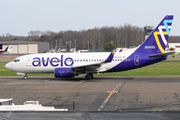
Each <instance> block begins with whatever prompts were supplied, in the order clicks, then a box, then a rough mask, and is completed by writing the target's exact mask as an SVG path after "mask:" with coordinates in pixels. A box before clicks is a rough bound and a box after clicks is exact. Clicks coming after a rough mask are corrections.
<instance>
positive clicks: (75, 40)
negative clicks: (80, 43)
mask: <svg viewBox="0 0 180 120" xmlns="http://www.w3.org/2000/svg"><path fill="white" fill-rule="evenodd" d="M75 49H76V39H75Z"/></svg>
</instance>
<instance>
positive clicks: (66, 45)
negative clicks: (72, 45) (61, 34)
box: [66, 41, 68, 52]
mask: <svg viewBox="0 0 180 120" xmlns="http://www.w3.org/2000/svg"><path fill="white" fill-rule="evenodd" d="M67 45H68V42H67V41H66V52H67Z"/></svg>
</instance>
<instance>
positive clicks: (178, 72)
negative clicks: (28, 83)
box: [0, 62, 180, 76]
mask: <svg viewBox="0 0 180 120" xmlns="http://www.w3.org/2000/svg"><path fill="white" fill-rule="evenodd" d="M4 65H5V64H0V76H17V75H16V73H15V72H13V71H10V70H8V69H6V68H5V67H4ZM49 75H50V76H53V74H49ZM28 76H48V74H28ZM95 76H180V62H160V63H156V64H153V65H149V66H146V67H142V68H137V69H133V70H128V71H122V72H113V73H104V74H102V73H101V74H95Z"/></svg>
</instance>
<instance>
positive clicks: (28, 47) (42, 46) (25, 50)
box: [0, 40, 49, 54]
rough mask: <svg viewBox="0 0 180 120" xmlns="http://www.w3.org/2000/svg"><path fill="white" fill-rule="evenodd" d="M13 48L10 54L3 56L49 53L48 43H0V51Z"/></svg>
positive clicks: (17, 41) (16, 41) (20, 41)
mask: <svg viewBox="0 0 180 120" xmlns="http://www.w3.org/2000/svg"><path fill="white" fill-rule="evenodd" d="M10 46H13V49H12V51H11V52H7V53H3V54H36V53H44V52H46V51H49V42H36V41H23V40H12V41H0V49H5V48H6V47H10Z"/></svg>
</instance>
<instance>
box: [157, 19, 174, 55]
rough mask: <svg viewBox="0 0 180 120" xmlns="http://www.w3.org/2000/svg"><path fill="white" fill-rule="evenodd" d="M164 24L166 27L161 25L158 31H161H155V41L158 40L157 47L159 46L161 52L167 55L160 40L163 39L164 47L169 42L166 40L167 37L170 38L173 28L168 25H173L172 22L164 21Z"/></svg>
mask: <svg viewBox="0 0 180 120" xmlns="http://www.w3.org/2000/svg"><path fill="white" fill-rule="evenodd" d="M163 23H164V26H161V25H160V26H159V27H158V30H159V31H155V32H154V38H155V40H156V43H157V46H158V48H159V50H160V51H161V52H162V53H165V49H163V47H162V45H161V43H160V40H161V39H162V41H163V43H164V45H166V44H167V40H166V38H165V35H168V36H169V32H170V29H171V26H170V25H168V23H170V24H171V23H172V20H164V21H163ZM163 30H164V31H163ZM158 35H160V36H161V38H160V40H159V37H158Z"/></svg>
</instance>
